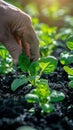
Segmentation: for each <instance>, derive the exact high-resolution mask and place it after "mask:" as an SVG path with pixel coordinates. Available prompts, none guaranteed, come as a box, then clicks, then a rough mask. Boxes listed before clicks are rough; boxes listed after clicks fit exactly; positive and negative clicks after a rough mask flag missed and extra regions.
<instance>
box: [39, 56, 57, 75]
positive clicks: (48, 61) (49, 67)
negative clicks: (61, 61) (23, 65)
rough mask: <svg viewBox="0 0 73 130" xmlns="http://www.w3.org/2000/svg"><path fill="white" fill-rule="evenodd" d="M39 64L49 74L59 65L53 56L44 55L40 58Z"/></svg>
mask: <svg viewBox="0 0 73 130" xmlns="http://www.w3.org/2000/svg"><path fill="white" fill-rule="evenodd" d="M39 66H40V68H41V70H42V72H43V73H45V74H49V73H51V72H53V71H54V70H55V69H56V67H57V59H56V58H55V57H53V56H49V57H44V58H42V59H40V60H39Z"/></svg>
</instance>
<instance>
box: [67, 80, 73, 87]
mask: <svg viewBox="0 0 73 130" xmlns="http://www.w3.org/2000/svg"><path fill="white" fill-rule="evenodd" d="M68 86H69V87H70V88H73V80H71V81H70V82H69V83H68Z"/></svg>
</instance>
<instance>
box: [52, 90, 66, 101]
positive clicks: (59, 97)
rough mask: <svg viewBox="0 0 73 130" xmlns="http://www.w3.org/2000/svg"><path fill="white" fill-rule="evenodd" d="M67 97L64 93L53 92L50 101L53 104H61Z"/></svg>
mask: <svg viewBox="0 0 73 130" xmlns="http://www.w3.org/2000/svg"><path fill="white" fill-rule="evenodd" d="M64 98H65V95H64V93H62V92H59V91H57V90H52V93H51V95H50V101H51V102H59V101H62V100H64Z"/></svg>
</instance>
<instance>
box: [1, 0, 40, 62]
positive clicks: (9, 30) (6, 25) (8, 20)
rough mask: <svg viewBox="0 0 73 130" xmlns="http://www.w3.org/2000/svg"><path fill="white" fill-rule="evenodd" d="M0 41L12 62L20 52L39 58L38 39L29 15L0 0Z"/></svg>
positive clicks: (16, 59) (31, 57)
mask: <svg viewBox="0 0 73 130" xmlns="http://www.w3.org/2000/svg"><path fill="white" fill-rule="evenodd" d="M0 17H1V18H0V41H1V42H2V43H3V44H4V45H5V47H6V48H7V49H8V51H9V52H10V54H11V56H12V57H13V59H14V63H17V62H18V56H19V54H20V53H21V52H25V53H26V55H27V56H28V57H29V58H30V59H32V60H37V59H38V58H39V41H38V38H37V35H36V33H35V31H34V28H33V27H32V24H31V18H30V17H29V15H27V14H26V13H24V12H23V11H21V10H20V9H18V8H17V7H15V6H13V5H11V4H8V3H7V2H4V1H2V0H0Z"/></svg>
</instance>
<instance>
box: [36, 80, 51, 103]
mask: <svg viewBox="0 0 73 130" xmlns="http://www.w3.org/2000/svg"><path fill="white" fill-rule="evenodd" d="M36 86H37V93H38V96H39V97H40V99H42V102H44V100H46V98H47V96H49V95H50V88H49V85H48V81H47V80H45V79H40V80H39V81H38V82H37V83H36Z"/></svg>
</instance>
